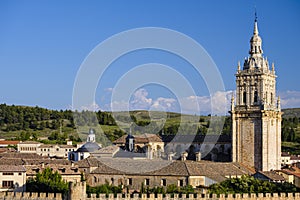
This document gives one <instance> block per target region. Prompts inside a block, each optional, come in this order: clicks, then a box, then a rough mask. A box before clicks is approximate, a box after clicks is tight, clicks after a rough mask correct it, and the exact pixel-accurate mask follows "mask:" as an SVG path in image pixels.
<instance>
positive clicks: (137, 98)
mask: <svg viewBox="0 0 300 200" xmlns="http://www.w3.org/2000/svg"><path fill="white" fill-rule="evenodd" d="M147 97H148V92H147V90H146V89H143V88H141V89H139V90H137V91H136V92H135V93H134V94H133V98H132V100H131V101H130V110H136V109H145V110H148V109H149V108H150V106H151V105H152V99H151V98H147Z"/></svg>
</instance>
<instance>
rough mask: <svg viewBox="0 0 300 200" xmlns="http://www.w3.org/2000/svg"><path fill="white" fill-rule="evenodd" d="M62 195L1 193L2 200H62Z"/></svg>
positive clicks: (0, 198)
mask: <svg viewBox="0 0 300 200" xmlns="http://www.w3.org/2000/svg"><path fill="white" fill-rule="evenodd" d="M62 198H63V197H62V194H61V193H37V192H0V200H2V199H3V200H4V199H5V200H8V199H9V200H11V199H16V200H17V199H24V200H25V199H39V200H62Z"/></svg>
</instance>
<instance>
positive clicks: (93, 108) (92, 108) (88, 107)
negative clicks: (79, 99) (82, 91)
mask: <svg viewBox="0 0 300 200" xmlns="http://www.w3.org/2000/svg"><path fill="white" fill-rule="evenodd" d="M80 110H86V111H98V110H101V108H100V106H99V105H98V104H97V103H96V102H93V103H92V104H90V105H85V106H81V108H80Z"/></svg>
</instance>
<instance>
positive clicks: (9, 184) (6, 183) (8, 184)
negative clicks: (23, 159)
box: [2, 181, 14, 188]
mask: <svg viewBox="0 0 300 200" xmlns="http://www.w3.org/2000/svg"><path fill="white" fill-rule="evenodd" d="M2 187H4V188H13V187H14V182H13V181H2Z"/></svg>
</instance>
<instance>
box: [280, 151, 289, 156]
mask: <svg viewBox="0 0 300 200" xmlns="http://www.w3.org/2000/svg"><path fill="white" fill-rule="evenodd" d="M281 156H291V155H290V153H289V152H281Z"/></svg>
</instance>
